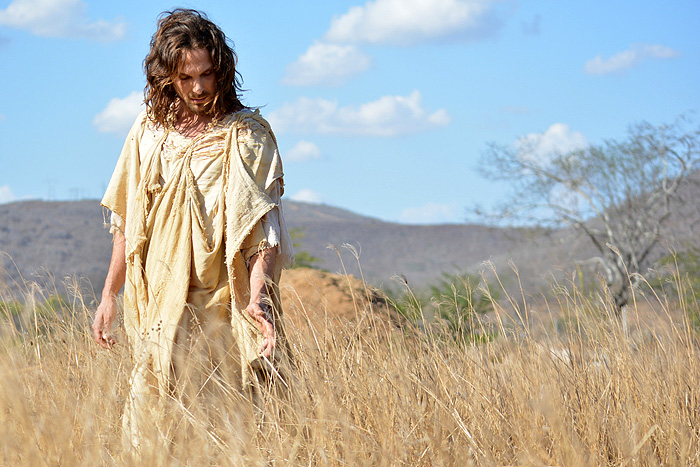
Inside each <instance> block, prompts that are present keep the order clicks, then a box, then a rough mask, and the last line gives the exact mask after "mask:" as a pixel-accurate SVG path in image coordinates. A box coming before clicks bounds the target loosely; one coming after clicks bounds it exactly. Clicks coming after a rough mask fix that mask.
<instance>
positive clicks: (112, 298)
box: [92, 232, 126, 349]
mask: <svg viewBox="0 0 700 467" xmlns="http://www.w3.org/2000/svg"><path fill="white" fill-rule="evenodd" d="M125 278H126V240H125V238H124V234H123V233H122V232H115V233H114V243H113V244H112V259H111V261H110V262H109V271H108V272H107V279H105V286H104V288H103V289H102V299H101V300H100V306H98V307H97V311H96V312H95V321H93V323H92V332H93V336H94V338H95V341H97V343H98V344H100V345H101V346H102V347H104V348H105V349H109V348H111V347H112V345H113V344H114V343H115V340H114V336H113V335H112V323H113V322H114V319H115V318H116V317H117V295H118V294H119V291H120V290H121V288H122V286H123V285H124V279H125Z"/></svg>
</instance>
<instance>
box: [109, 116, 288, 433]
mask: <svg viewBox="0 0 700 467" xmlns="http://www.w3.org/2000/svg"><path fill="white" fill-rule="evenodd" d="M282 176H283V173H282V165H281V161H280V157H279V153H278V150H277V144H276V141H275V139H274V135H273V133H272V131H271V130H270V127H269V125H268V124H267V122H266V121H265V120H264V119H263V118H262V117H260V115H259V113H258V112H251V111H248V110H244V111H240V112H237V113H234V114H231V115H229V116H227V117H225V118H224V119H222V120H221V121H218V122H214V123H212V124H211V125H210V126H209V127H208V128H207V130H206V131H205V132H203V133H202V134H200V135H198V136H196V137H194V138H187V137H184V136H182V135H180V134H179V133H177V132H176V131H175V130H174V129H172V128H169V129H164V128H162V127H160V126H158V125H156V124H155V123H154V122H153V121H151V120H149V119H148V118H147V115H146V112H143V113H142V114H141V115H140V116H139V117H138V118H137V120H136V122H135V124H134V125H133V127H132V129H131V131H130V133H129V136H128V137H127V140H126V143H125V145H124V148H123V150H122V153H121V156H120V158H119V161H118V163H117V167H116V169H115V171H114V174H113V176H112V179H111V181H110V183H109V186H108V188H107V192H106V194H105V196H104V198H103V200H102V204H103V205H104V206H105V207H106V208H108V209H109V210H111V211H112V213H113V222H112V224H113V229H121V230H123V232H124V235H125V239H126V263H127V269H126V281H125V285H124V317H125V319H124V321H125V327H126V329H127V334H128V336H129V339H130V341H131V342H132V344H133V348H134V360H135V361H134V369H133V371H132V376H131V390H130V397H129V400H128V401H127V407H126V412H125V415H124V425H125V428H126V431H127V432H128V433H127V435H128V436H131V437H132V442H133V443H134V444H138V439H137V438H138V432H139V431H140V426H141V425H142V423H144V422H146V420H148V419H149V418H151V417H150V415H147V412H148V411H149V410H151V409H152V408H153V406H154V400H157V399H158V397H161V398H163V397H169V396H172V395H173V394H174V393H176V392H177V391H178V390H180V391H184V392H187V391H186V390H183V387H184V386H186V385H187V384H190V385H194V386H195V387H194V388H193V391H194V392H197V391H201V387H199V385H202V384H204V382H203V381H209V380H211V378H212V373H216V372H220V371H222V370H226V371H228V372H230V373H233V374H234V380H235V381H237V382H238V383H239V386H240V387H241V388H243V387H245V386H246V385H248V384H251V378H252V377H253V374H254V372H255V370H256V369H260V368H263V367H264V363H263V362H261V361H260V357H259V355H258V350H259V348H260V345H261V342H262V335H261V333H260V331H259V330H258V327H257V325H256V324H255V322H254V321H253V320H252V319H251V318H250V317H249V316H248V314H247V312H246V311H245V308H246V306H247V305H248V300H249V297H250V290H249V289H250V284H249V274H248V268H247V260H248V259H249V258H250V257H251V256H252V255H253V254H255V253H257V252H258V251H259V250H260V249H261V248H267V247H276V248H277V254H278V255H277V261H276V270H275V273H274V277H273V282H274V283H275V284H277V283H278V280H279V275H280V271H281V269H282V268H284V267H288V266H290V265H291V263H292V262H293V255H292V248H291V239H290V238H289V235H288V233H287V229H286V226H285V222H284V217H283V215H282V212H281V208H280V205H279V197H280V196H281V194H282V191H283V179H282ZM273 295H274V296H273V302H274V305H275V306H274V307H273V308H274V312H275V313H276V314H277V318H278V319H276V323H275V324H276V329H277V334H278V336H280V337H281V338H282V339H283V338H284V333H283V330H282V328H281V320H280V319H279V313H280V312H281V310H280V308H279V299H278V294H273ZM193 336H195V337H196V338H195V337H193ZM195 341H197V342H199V343H198V344H197V343H196V342H195ZM197 346H198V347H199V348H200V349H201V348H205V349H206V352H207V353H208V355H207V356H206V358H204V360H206V361H208V362H209V363H210V364H211V366H212V368H210V373H209V374H207V371H204V372H200V373H201V374H202V376H201V378H200V379H199V380H198V379H197V378H196V377H193V376H192V375H193V373H192V372H189V373H187V371H186V369H185V367H186V365H187V363H190V364H192V361H193V360H191V354H190V352H191V351H192V350H193V349H194V348H195V347H197ZM280 347H281V348H282V349H283V348H284V346H279V345H278V350H280V349H279V348H280ZM284 358H286V356H285V355H284V352H283V351H276V352H275V359H274V360H273V362H272V364H273V365H275V364H277V363H278V362H280V361H281V360H283V359H284ZM273 371H276V370H273ZM229 376H230V375H229ZM185 380H187V381H185ZM183 381H184V382H183ZM178 385H179V386H181V387H180V388H178ZM154 397H155V399H154ZM156 405H157V404H156Z"/></svg>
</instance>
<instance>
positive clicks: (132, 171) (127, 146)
mask: <svg viewBox="0 0 700 467" xmlns="http://www.w3.org/2000/svg"><path fill="white" fill-rule="evenodd" d="M145 124H146V111H143V112H141V114H139V116H138V117H137V118H136V121H135V122H134V124H133V126H132V127H131V130H130V131H129V134H128V136H127V137H126V141H125V142H124V147H123V148H122V152H121V154H120V156H119V159H118V160H117V165H116V167H115V168H114V172H113V173H112V178H111V179H110V181H109V185H108V186H107V191H106V192H105V195H104V197H103V198H102V202H101V204H102V206H104V207H106V208H107V209H109V210H110V211H112V217H111V227H110V232H112V233H114V230H115V229H116V228H121V230H122V231H124V225H125V223H126V222H127V217H128V213H127V211H128V206H127V205H128V203H129V200H130V199H131V197H132V196H133V194H134V192H135V190H136V187H137V186H138V183H139V181H140V179H141V170H140V159H139V157H140V156H139V144H140V141H141V137H142V136H143V131H144V128H145Z"/></svg>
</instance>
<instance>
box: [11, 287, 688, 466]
mask: <svg viewBox="0 0 700 467" xmlns="http://www.w3.org/2000/svg"><path fill="white" fill-rule="evenodd" d="M73 289H74V290H77V287H73ZM554 289H555V290H554V292H555V293H554V294H553V298H552V299H551V300H550V304H549V305H547V304H546V303H541V305H540V306H539V308H538V309H537V310H535V309H532V308H530V309H528V308H527V307H524V306H523V305H522V304H521V303H520V302H519V301H518V300H516V299H515V298H513V299H510V300H509V299H506V300H504V301H503V302H502V304H500V305H496V311H495V313H494V314H493V315H492V316H491V317H490V322H489V323H490V324H489V325H490V326H492V327H493V328H495V329H496V330H497V331H498V337H497V338H495V339H493V340H491V341H490V342H487V343H483V344H479V345H466V344H462V345H458V344H456V343H454V342H452V341H450V339H449V338H446V337H445V335H444V334H443V333H441V332H440V330H439V328H433V327H430V326H428V327H427V328H425V329H418V328H411V327H410V326H409V327H407V328H406V329H403V330H400V329H397V328H395V327H392V326H390V325H382V324H380V323H382V322H384V321H382V319H381V316H380V313H379V312H378V311H377V310H371V309H370V310H360V311H359V316H358V318H359V320H358V321H355V322H346V323H340V324H338V325H336V326H330V325H328V326H325V327H324V328H323V329H321V328H318V329H315V328H314V326H313V323H310V327H309V328H305V329H290V330H289V334H290V342H291V344H292V347H293V350H294V354H295V357H296V364H297V369H296V372H295V375H294V377H293V378H291V379H290V380H289V383H290V386H291V389H290V391H289V393H288V394H287V396H286V397H285V398H283V399H276V400H268V401H267V402H266V409H265V415H264V416H263V417H260V416H256V415H255V414H253V412H252V410H251V409H250V406H249V405H246V404H245V403H241V397H240V396H238V395H236V394H233V393H231V398H230V400H229V401H226V400H224V401H223V402H221V404H222V405H221V406H220V407H217V409H219V411H220V413H223V414H226V416H225V417H223V418H221V419H220V420H219V421H218V422H217V424H216V426H214V425H211V424H210V423H209V422H208V421H206V420H203V419H197V418H196V417H190V418H189V419H188V420H187V423H188V424H189V431H187V435H186V436H179V437H177V438H175V437H174V438H172V439H171V441H170V443H169V444H167V443H166V444H161V445H158V447H155V448H144V449H143V452H142V453H141V457H140V458H137V457H134V456H133V455H131V454H129V453H128V452H127V451H126V450H125V449H124V446H123V444H122V441H121V422H120V414H121V412H122V410H123V404H124V398H125V394H126V391H127V384H128V381H127V379H128V374H129V371H130V365H131V362H130V356H129V351H128V347H127V346H126V345H124V344H122V345H119V346H117V347H116V348H115V349H114V350H112V351H103V350H101V349H100V348H98V346H97V345H96V344H95V343H94V342H92V340H91V337H90V333H89V330H88V323H89V321H90V319H91V312H92V307H93V305H92V304H91V303H88V299H87V297H85V296H83V295H82V294H81V293H79V292H76V293H75V294H74V295H73V297H72V298H71V300H69V301H68V302H65V303H61V304H60V307H58V308H57V309H56V307H54V308H52V309H47V308H46V307H43V308H42V307H41V305H40V303H42V302H43V301H44V299H45V297H42V296H41V295H40V294H38V292H32V291H31V290H30V291H28V292H27V293H26V294H25V295H24V296H23V297H21V298H22V300H23V301H24V303H25V305H24V306H23V308H22V309H21V310H14V312H12V313H10V312H9V311H7V310H6V312H5V316H3V317H1V318H0V323H1V324H0V336H1V337H0V380H1V384H0V464H2V465H8V466H10V465H12V466H14V465H32V466H34V465H64V466H69V465H70V466H72V465H168V466H169V465H353V466H354V465H410V466H414V465H460V466H461V465H533V466H541V465H561V466H587V465H591V466H598V465H644V466H646V465H670V466H676V465H698V464H700V443H699V440H700V438H699V431H698V430H699V429H700V365H699V364H698V339H697V336H696V334H695V333H694V331H693V330H692V329H691V326H690V325H689V323H688V322H687V320H686V319H684V318H683V317H684V316H685V315H684V313H682V311H683V310H682V309H681V310H677V309H674V308H673V306H672V305H670V304H669V303H666V302H664V300H656V301H654V300H648V303H646V302H645V303H641V300H640V302H637V303H635V304H633V306H631V307H630V310H629V313H628V316H627V324H626V325H625V326H623V325H622V324H621V321H620V320H619V319H617V318H616V317H615V313H614V311H613V308H612V307H611V305H610V302H609V301H608V300H606V299H605V297H602V298H590V297H586V296H584V295H583V294H582V293H580V292H578V291H576V290H575V289H572V288H570V287H568V288H564V287H558V286H556V285H555V287H554ZM548 306H549V308H547V307H548ZM681 306H683V305H681ZM652 307H653V308H652ZM644 309H646V310H647V312H649V314H648V316H650V317H652V318H655V319H654V320H647V319H645V318H644V316H643V313H644ZM10 315H12V316H10ZM171 421H172V420H171ZM156 425H157V424H156V423H154V427H153V432H152V433H149V434H148V436H151V437H152V438H153V439H156V438H158V436H161V431H162V430H163V428H162V427H157V426H156Z"/></svg>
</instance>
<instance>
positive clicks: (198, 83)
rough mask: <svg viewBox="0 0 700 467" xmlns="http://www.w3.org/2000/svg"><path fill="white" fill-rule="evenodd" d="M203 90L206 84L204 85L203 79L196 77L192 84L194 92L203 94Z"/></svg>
mask: <svg viewBox="0 0 700 467" xmlns="http://www.w3.org/2000/svg"><path fill="white" fill-rule="evenodd" d="M203 90H204V86H202V80H200V79H195V80H194V83H193V85H192V92H193V93H195V94H201V93H202V91H203Z"/></svg>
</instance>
